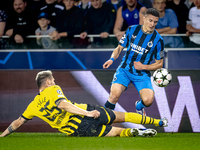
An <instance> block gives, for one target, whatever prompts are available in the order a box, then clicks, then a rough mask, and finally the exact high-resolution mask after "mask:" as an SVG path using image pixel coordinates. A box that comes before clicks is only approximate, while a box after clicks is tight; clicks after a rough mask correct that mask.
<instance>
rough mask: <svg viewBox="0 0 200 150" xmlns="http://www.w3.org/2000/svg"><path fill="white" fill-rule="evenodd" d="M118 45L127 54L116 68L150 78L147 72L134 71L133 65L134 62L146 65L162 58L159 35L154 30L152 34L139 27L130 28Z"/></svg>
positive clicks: (162, 47)
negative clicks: (125, 50)
mask: <svg viewBox="0 0 200 150" xmlns="http://www.w3.org/2000/svg"><path fill="white" fill-rule="evenodd" d="M119 44H120V45H121V46H123V47H127V52H126V53H125V55H124V56H123V58H122V62H121V64H120V65H119V67H118V68H124V69H126V70H128V71H129V72H130V73H132V74H136V75H140V76H142V75H144V74H147V75H149V76H150V72H149V71H147V70H141V71H139V70H136V69H135V68H134V65H133V62H134V61H136V62H138V61H140V62H141V63H142V64H145V65H148V64H150V63H151V62H152V60H154V59H156V60H160V59H163V58H164V41H163V38H162V37H161V35H160V34H159V33H158V32H157V31H156V30H154V31H153V33H145V32H144V31H143V30H142V26H141V25H133V26H130V27H129V28H128V29H127V30H126V32H125V34H124V36H123V37H122V38H121V40H120V41H119Z"/></svg>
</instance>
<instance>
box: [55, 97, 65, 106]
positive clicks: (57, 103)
mask: <svg viewBox="0 0 200 150" xmlns="http://www.w3.org/2000/svg"><path fill="white" fill-rule="evenodd" d="M63 100H65V99H59V100H58V101H56V103H55V104H56V106H57V107H58V106H59V104H60V102H62V101H63Z"/></svg>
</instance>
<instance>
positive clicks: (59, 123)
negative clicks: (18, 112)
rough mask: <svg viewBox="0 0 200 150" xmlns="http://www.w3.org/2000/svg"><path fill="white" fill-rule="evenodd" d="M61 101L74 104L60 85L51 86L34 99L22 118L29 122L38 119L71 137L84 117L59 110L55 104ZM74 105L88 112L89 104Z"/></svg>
mask: <svg viewBox="0 0 200 150" xmlns="http://www.w3.org/2000/svg"><path fill="white" fill-rule="evenodd" d="M60 99H65V100H66V101H67V102H70V103H72V102H71V101H70V100H68V99H67V98H66V97H65V95H64V94H63V91H62V89H61V88H60V87H59V86H58V85H54V86H50V87H48V88H46V89H44V90H43V91H42V92H40V93H39V94H38V95H37V96H36V97H35V98H34V100H33V101H32V102H31V103H30V104H29V105H28V107H27V109H26V110H25V111H24V113H23V114H22V117H23V118H25V119H27V120H31V119H32V118H33V117H38V118H40V119H42V120H44V121H45V122H47V123H48V124H49V125H50V126H51V127H52V128H56V129H58V130H59V131H61V132H64V133H66V134H67V135H70V134H72V133H74V131H75V130H77V128H78V125H79V124H80V123H81V121H82V118H83V117H84V116H82V115H76V114H72V113H69V112H66V111H64V110H62V109H59V108H58V107H57V105H56V104H55V103H56V101H58V100H60ZM72 104H74V105H75V106H77V107H79V108H81V109H84V110H87V104H77V103H72Z"/></svg>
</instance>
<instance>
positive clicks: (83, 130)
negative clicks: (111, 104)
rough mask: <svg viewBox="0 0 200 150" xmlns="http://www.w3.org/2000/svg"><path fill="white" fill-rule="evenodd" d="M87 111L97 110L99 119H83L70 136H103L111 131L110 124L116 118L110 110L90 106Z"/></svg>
mask: <svg viewBox="0 0 200 150" xmlns="http://www.w3.org/2000/svg"><path fill="white" fill-rule="evenodd" d="M87 110H88V111H92V110H98V111H99V112H100V117H99V118H96V119H94V118H92V117H86V116H85V117H84V118H83V119H82V122H81V123H80V125H79V126H78V129H77V130H76V131H75V132H74V133H73V135H72V136H99V137H101V136H105V135H106V134H108V132H109V131H110V130H111V129H112V126H110V125H111V124H112V122H113V121H114V120H115V118H116V116H115V114H114V113H113V111H112V110H111V109H108V108H104V107H102V106H97V105H90V104H88V107H87Z"/></svg>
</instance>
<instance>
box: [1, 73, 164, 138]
mask: <svg viewBox="0 0 200 150" xmlns="http://www.w3.org/2000/svg"><path fill="white" fill-rule="evenodd" d="M36 82H37V85H38V88H39V94H38V95H37V96H36V97H35V98H34V100H33V101H32V102H31V103H30V104H29V105H28V107H27V109H26V110H25V111H24V113H23V114H22V115H21V116H20V117H19V118H18V119H16V120H14V121H13V122H12V123H11V124H10V126H9V127H8V128H7V129H6V130H5V131H4V132H3V133H2V134H1V135H0V137H4V136H6V135H8V134H10V133H12V132H14V131H15V130H17V129H18V128H19V127H20V126H22V125H23V124H24V123H26V122H27V121H28V120H31V119H32V118H34V117H38V118H40V119H42V120H44V121H45V122H47V123H48V124H49V125H50V126H51V127H52V128H56V129H57V130H59V131H60V132H63V133H66V134H67V135H68V136H99V137H101V136H120V137H132V136H136V135H139V136H155V135H156V134H157V131H156V130H155V129H138V128H132V129H131V128H121V127H113V126H111V124H112V123H117V122H118V123H119V122H132V123H137V124H154V125H155V126H161V127H165V126H167V119H166V118H163V119H154V118H151V117H148V116H142V115H140V114H137V113H133V112H125V113H124V112H117V111H113V110H111V109H108V108H104V107H101V106H98V105H90V104H77V103H73V102H71V101H70V100H68V99H67V98H66V97H65V95H64V94H63V92H62V89H61V88H60V87H59V86H58V85H55V82H54V77H53V75H52V72H51V71H49V70H47V71H41V72H39V73H38V74H37V76H36Z"/></svg>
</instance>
